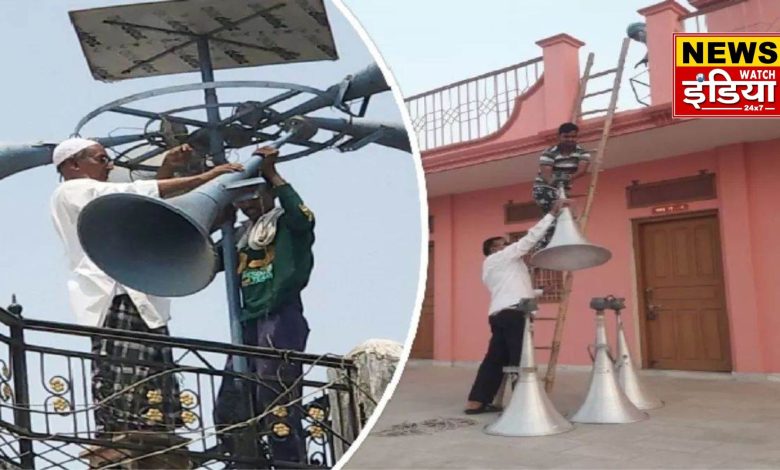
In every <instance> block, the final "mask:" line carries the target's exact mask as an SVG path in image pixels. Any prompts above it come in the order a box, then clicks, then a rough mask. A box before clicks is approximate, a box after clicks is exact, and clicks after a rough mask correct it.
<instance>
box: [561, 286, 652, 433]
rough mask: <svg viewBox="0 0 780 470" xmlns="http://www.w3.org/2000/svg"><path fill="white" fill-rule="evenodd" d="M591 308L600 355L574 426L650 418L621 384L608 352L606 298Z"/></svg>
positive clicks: (574, 419) (592, 303)
mask: <svg viewBox="0 0 780 470" xmlns="http://www.w3.org/2000/svg"><path fill="white" fill-rule="evenodd" d="M590 306H591V308H593V309H594V310H596V354H595V357H594V358H593V371H592V372H591V374H590V385H589V386H588V394H587V396H586V397H585V401H583V403H582V405H581V406H580V408H579V410H577V412H576V413H574V415H573V416H572V417H571V418H570V419H571V421H572V422H574V423H595V424H620V423H633V422H636V421H642V420H644V419H647V417H648V416H647V413H644V412H642V411H640V410H639V409H637V407H636V406H634V404H633V403H631V400H629V399H628V397H627V396H626V394H625V393H624V392H623V389H621V388H620V386H619V385H618V381H617V377H615V370H614V368H613V364H612V359H611V358H610V357H609V353H608V352H607V349H608V348H609V345H608V344H607V327H606V325H605V321H604V309H605V308H606V306H607V301H606V299H605V298H603V297H597V298H594V299H593V300H591V303H590Z"/></svg>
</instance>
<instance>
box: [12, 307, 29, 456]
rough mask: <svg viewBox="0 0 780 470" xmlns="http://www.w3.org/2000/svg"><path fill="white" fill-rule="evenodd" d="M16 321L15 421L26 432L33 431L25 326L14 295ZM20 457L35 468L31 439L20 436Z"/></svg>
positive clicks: (13, 332) (13, 311)
mask: <svg viewBox="0 0 780 470" xmlns="http://www.w3.org/2000/svg"><path fill="white" fill-rule="evenodd" d="M8 311H9V312H11V313H12V314H13V315H14V317H16V318H15V320H16V321H14V322H13V324H11V325H9V329H10V333H11V344H10V348H11V374H12V377H13V378H14V405H16V407H15V408H14V422H15V424H16V425H17V426H19V428H21V429H22V430H24V431H25V432H28V433H32V423H31V420H30V387H29V384H28V383H27V356H26V355H25V348H24V326H23V325H22V306H21V305H18V304H17V303H16V296H13V300H12V301H11V305H10V306H9V307H8ZM19 459H20V464H21V466H22V468H25V469H34V468H35V455H34V454H33V444H32V441H31V440H30V439H26V438H24V437H19Z"/></svg>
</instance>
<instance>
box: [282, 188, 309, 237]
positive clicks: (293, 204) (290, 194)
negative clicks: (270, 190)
mask: <svg viewBox="0 0 780 470" xmlns="http://www.w3.org/2000/svg"><path fill="white" fill-rule="evenodd" d="M275 192H276V196H277V197H278V198H279V203H280V204H281V205H282V209H284V214H285V216H286V217H285V219H286V220H287V224H288V225H289V227H290V230H293V231H296V232H305V231H311V230H313V229H314V213H313V212H312V211H311V209H309V208H308V207H306V205H305V204H304V203H303V200H301V197H300V196H299V195H298V193H297V192H296V191H295V190H294V189H293V187H292V186H290V185H289V184H284V185H282V186H278V187H276V188H275Z"/></svg>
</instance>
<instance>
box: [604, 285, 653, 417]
mask: <svg viewBox="0 0 780 470" xmlns="http://www.w3.org/2000/svg"><path fill="white" fill-rule="evenodd" d="M609 308H611V309H612V310H614V311H615V319H616V321H617V357H616V358H615V373H616V374H617V379H618V385H620V388H622V389H623V391H624V392H625V394H626V396H627V397H628V399H629V400H631V403H633V404H634V405H635V406H636V407H637V408H639V409H640V410H653V409H656V408H661V407H662V406H664V402H662V401H661V400H659V399H658V398H656V397H654V396H653V395H651V394H650V393H649V392H648V391H647V389H646V388H645V387H644V386H642V382H641V381H640V380H639V374H638V373H637V370H636V367H634V361H633V360H632V359H631V351H630V350H629V349H628V341H626V334H625V331H624V329H623V315H622V314H621V310H623V309H624V308H625V299H623V298H612V299H611V302H610V305H609Z"/></svg>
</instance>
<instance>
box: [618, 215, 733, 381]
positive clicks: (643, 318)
mask: <svg viewBox="0 0 780 470" xmlns="http://www.w3.org/2000/svg"><path fill="white" fill-rule="evenodd" d="M709 216H715V220H716V222H717V224H718V230H717V232H716V233H717V237H718V239H717V242H718V247H719V249H720V250H719V251H720V257H719V258H718V264H719V265H720V272H721V292H722V296H723V299H722V300H723V308H724V310H725V311H726V328H727V334H728V341H727V342H726V347H727V350H726V351H724V352H725V354H727V355H728V357H729V362H731V370H732V371H733V370H734V358H733V357H732V355H731V353H732V351H731V312H729V309H728V303H727V302H726V273H725V271H724V269H723V243H722V241H721V224H720V212H719V210H718V209H705V210H700V211H690V212H682V213H679V214H671V215H657V216H650V217H640V218H636V219H631V237H632V239H633V244H634V270H635V273H636V283H637V285H636V293H637V296H636V298H637V315H638V317H639V318H638V320H639V321H638V324H639V345H640V350H641V352H642V368H643V369H649V368H650V360H649V353H648V349H649V347H648V344H647V308H646V302H645V291H644V285H645V274H644V259H643V257H642V245H641V243H640V239H639V232H640V230H641V228H642V226H643V225H648V224H654V223H658V222H670V221H673V220H684V219H697V218H702V217H709Z"/></svg>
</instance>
